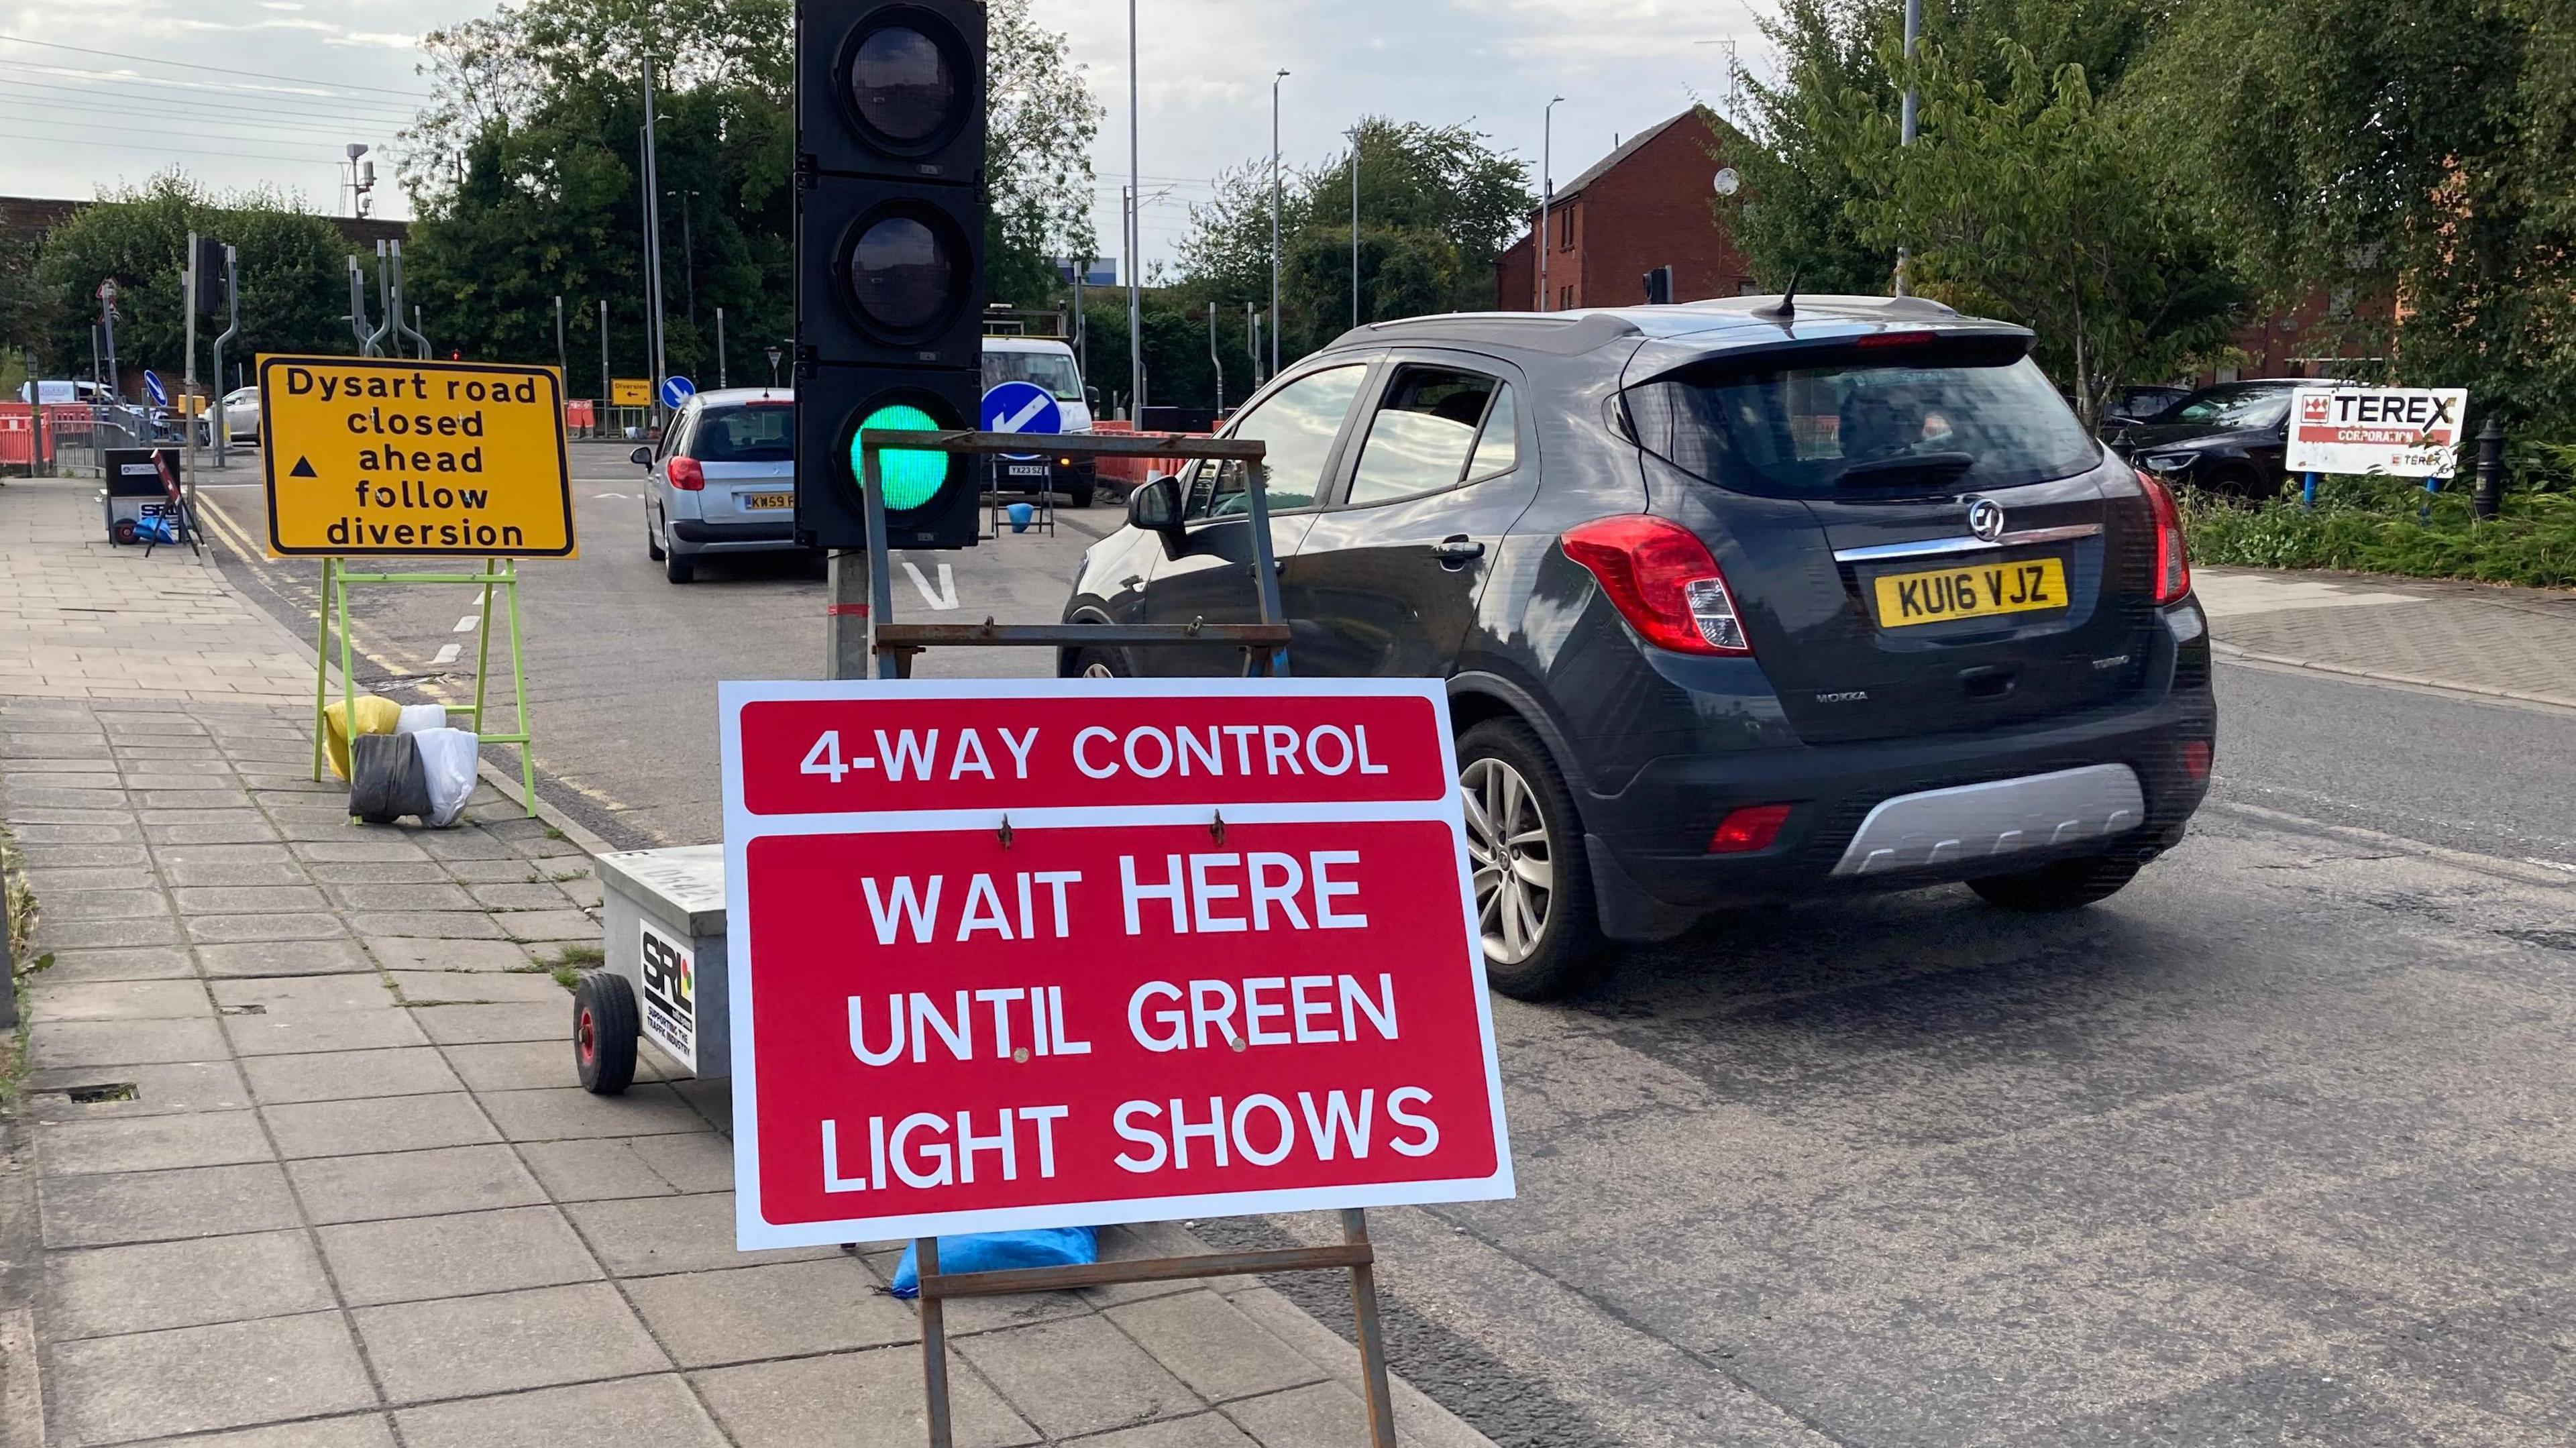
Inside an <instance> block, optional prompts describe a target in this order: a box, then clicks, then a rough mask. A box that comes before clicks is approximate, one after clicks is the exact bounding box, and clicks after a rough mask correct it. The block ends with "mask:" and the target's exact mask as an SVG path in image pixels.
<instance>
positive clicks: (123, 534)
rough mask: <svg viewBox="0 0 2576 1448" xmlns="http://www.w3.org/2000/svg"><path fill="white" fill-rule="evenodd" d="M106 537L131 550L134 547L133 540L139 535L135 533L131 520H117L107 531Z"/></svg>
mask: <svg viewBox="0 0 2576 1448" xmlns="http://www.w3.org/2000/svg"><path fill="white" fill-rule="evenodd" d="M107 536H108V537H109V538H110V539H112V540H114V541H115V542H116V543H118V544H120V545H122V546H124V547H128V548H131V547H133V546H134V540H135V539H136V538H138V537H140V536H141V535H140V534H138V533H137V532H135V529H134V520H133V519H132V518H119V519H117V520H116V522H115V524H114V526H112V527H110V528H109V529H108V530H107Z"/></svg>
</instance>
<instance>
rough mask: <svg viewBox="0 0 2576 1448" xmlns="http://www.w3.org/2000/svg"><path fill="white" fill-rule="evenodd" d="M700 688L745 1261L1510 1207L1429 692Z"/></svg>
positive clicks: (1462, 879)
mask: <svg viewBox="0 0 2576 1448" xmlns="http://www.w3.org/2000/svg"><path fill="white" fill-rule="evenodd" d="M722 697H723V709H722V714H723V744H724V774H725V883H726V896H727V898H726V907H727V928H728V930H729V931H730V934H731V938H730V942H729V944H730V969H731V982H730V984H731V996H730V998H731V1000H732V1001H733V1003H734V1006H733V1032H734V1039H733V1050H734V1073H735V1081H734V1152H735V1186H736V1198H735V1200H736V1219H735V1225H736V1240H737V1243H738V1244H739V1245H740V1246H741V1247H743V1248H745V1249H746V1250H748V1249H755V1248H765V1247H780V1246H792V1245H802V1244H813V1243H823V1242H849V1241H861V1240H877V1239H885V1238H895V1237H912V1236H921V1235H926V1234H932V1233H939V1232H971V1231H983V1230H993V1229H998V1228H1004V1227H1024V1226H1070V1225H1078V1224H1086V1223H1106V1222H1128V1221H1152V1220H1161V1219H1168V1218H1175V1217H1185V1216H1198V1215H1214V1214H1220V1213H1231V1212H1272V1211H1293V1210H1302V1209H1307V1208H1318V1207H1349V1206H1377V1205H1387V1204H1393V1203H1403V1202H1430V1201H1464V1200H1474V1199H1482V1198H1491V1197H1505V1196H1509V1195H1511V1193H1512V1170H1511V1152H1510V1145H1509V1142H1508V1139H1507V1137H1506V1134H1505V1130H1504V1124H1503V1109H1502V1093H1501V1086H1500V1078H1499V1073H1498V1070H1497V1067H1496V1064H1495V1054H1494V1041H1493V1026H1492V1020H1491V1017H1490V1015H1489V1014H1488V1011H1487V1006H1486V998H1485V982H1484V959H1483V953H1482V950H1481V945H1480V942H1479V940H1478V935H1477V931H1476V929H1475V910H1474V904H1473V900H1474V897H1473V895H1472V894H1471V893H1470V890H1469V883H1468V878H1467V871H1466V849H1465V837H1464V821H1463V816H1462V814H1461V805H1460V802H1459V799H1458V795H1457V786H1456V779H1457V773H1456V770H1455V768H1454V766H1453V763H1452V759H1451V751H1450V747H1449V730H1448V717H1447V707H1446V701H1445V698H1444V697H1443V695H1442V693H1441V691H1440V687H1439V685H1438V684H1436V683H1432V682H1428V681H1420V682H1417V681H1394V680H1370V681H1332V682H1322V681H1302V680H1258V681H1255V680H1224V681H1188V682H1170V681H1148V680H1132V681H1131V680H1119V681H1106V680H1098V679H1084V680H1043V681H1039V680H976V681H971V682H968V681H959V682H922V681H907V682H902V683H894V682H873V683H871V682H853V683H836V684H727V685H725V686H724V687H723V695H722Z"/></svg>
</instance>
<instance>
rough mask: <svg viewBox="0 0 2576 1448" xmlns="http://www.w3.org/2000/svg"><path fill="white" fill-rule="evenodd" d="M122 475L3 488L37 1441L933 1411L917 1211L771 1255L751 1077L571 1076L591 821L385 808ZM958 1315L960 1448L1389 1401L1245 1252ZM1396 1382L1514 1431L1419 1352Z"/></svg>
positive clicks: (1256, 1425) (1450, 1431)
mask: <svg viewBox="0 0 2576 1448" xmlns="http://www.w3.org/2000/svg"><path fill="white" fill-rule="evenodd" d="M92 492H93V485H89V484H74V483H57V482H39V483H33V484H29V483H13V484H11V485H9V486H6V487H0V575H5V576H7V577H9V578H10V579H11V580H12V587H13V590H14V591H13V593H12V594H11V595H10V596H8V597H5V598H0V821H5V822H6V823H7V824H8V825H9V826H10V828H11V831H12V833H13V835H14V837H15V841H16V846H17V848H18V849H19V850H20V851H21V852H22V854H23V860H24V869H25V872H26V874H25V878H26V880H27V881H28V883H29V884H30V886H31V888H33V889H34V890H35V891H36V893H37V898H38V904H39V907H40V909H41V911H42V915H41V918H40V920H39V924H38V927H37V933H36V942H35V948H36V950H37V951H39V952H43V953H49V954H51V955H52V956H53V963H52V965H51V966H50V967H49V968H48V969H46V970H45V971H43V972H41V973H40V974H38V975H37V976H36V977H35V978H34V980H33V981H32V983H31V985H30V987H29V990H28V993H27V1002H28V1008H29V1017H30V1020H31V1022H32V1025H31V1029H30V1043H31V1064H32V1067H33V1069H32V1072H31V1074H30V1076H29V1078H28V1080H27V1082H26V1087H27V1090H26V1094H25V1095H24V1096H23V1098H22V1105H21V1107H20V1108H19V1109H17V1110H16V1111H15V1112H14V1113H13V1114H12V1115H11V1116H10V1117H8V1118H6V1119H0V1147H5V1156H6V1159H5V1161H0V1282H5V1283H6V1284H7V1285H8V1286H9V1287H10V1288H11V1290H10V1291H9V1292H6V1293H0V1301H5V1302H7V1303H8V1304H10V1307H11V1308H12V1309H14V1310H0V1414H5V1415H7V1416H0V1441H6V1442H8V1443H11V1444H16V1443H20V1442H26V1443H29V1444H51V1445H58V1448H90V1445H109V1444H161V1443H175V1442H182V1441H184V1442H187V1443H194V1444H207V1445H215V1444H220V1445H225V1448H390V1445H392V1444H394V1443H396V1442H400V1443H402V1444H405V1445H409V1448H444V1445H450V1444H453V1445H458V1448H469V1445H470V1448H495V1445H510V1444H529V1445H540V1444H541V1445H545V1448H579V1445H588V1444H600V1445H607V1444H612V1443H613V1444H620V1445H623V1444H631V1443H635V1442H641V1441H651V1442H654V1443H657V1444H664V1443H667V1444H707V1445H721V1444H733V1445H743V1448H768V1445H781V1448H784V1445H802V1444H821V1443H834V1444H843V1443H859V1444H864V1445H871V1448H873V1445H880V1444H882V1445H887V1448H897V1445H909V1444H915V1443H919V1442H922V1441H924V1429H923V1426H922V1416H921V1414H922V1408H921V1389H920V1358H919V1346H918V1344H919V1334H918V1317H917V1315H916V1311H915V1308H914V1307H913V1306H912V1305H911V1304H907V1303H900V1302H897V1301H896V1300H894V1299H893V1298H892V1297H891V1296H890V1295H888V1294H887V1292H886V1290H885V1282H886V1279H887V1277H888V1275H889V1274H890V1273H891V1271H892V1269H893V1264H894V1260H895V1256H896V1253H895V1252H894V1251H893V1250H891V1244H882V1243H878V1244H865V1245H866V1247H867V1248H868V1249H869V1250H865V1251H857V1250H853V1251H846V1252H845V1251H840V1250H836V1249H832V1248H816V1249H803V1250H797V1251H790V1252H764V1253H751V1254H744V1253H737V1252H736V1251H735V1250H734V1248H733V1241H732V1221H733V1205H732V1198H731V1192H730V1188H731V1182H732V1162H731V1154H730V1146H729V1144H728V1143H727V1141H726V1139H725V1131H726V1128H727V1127H728V1125H729V1123H730V1119H731V1101H730V1095H729V1092H728V1090H727V1088H726V1083H723V1082H696V1081H689V1080H685V1079H683V1080H670V1079H666V1078H665V1076H664V1073H662V1072H659V1071H655V1070H649V1069H648V1070H647V1071H645V1072H644V1073H642V1074H643V1077H644V1079H642V1080H639V1082H638V1083H637V1085H636V1086H635V1087H634V1088H633V1089H632V1090H630V1091H629V1092H628V1093H627V1094H626V1095H624V1096H622V1097H617V1098H601V1097H594V1096H591V1095H589V1094H588V1093H586V1092H584V1091H582V1090H580V1089H579V1087H578V1086H577V1085H576V1084H575V1076H574V1071H573V1062H572V1052H571V1048H570V1044H569V1041H568V1039H567V1038H568V1035H569V1029H570V1015H571V1012H570V1002H569V999H568V998H567V996H566V994H565V992H564V991H563V989H562V988H561V986H559V985H558V984H557V983H556V982H555V980H554V979H553V977H552V974H551V972H552V969H553V967H554V966H555V964H556V963H557V962H558V961H559V960H560V959H561V950H562V946H563V945H564V944H565V943H567V942H576V941H584V940H596V938H597V933H598V926H597V922H596V919H595V916H594V915H593V913H592V912H593V911H595V910H596V909H597V906H598V900H599V893H598V887H597V882H596V879H595V877H593V875H592V874H591V871H590V867H589V862H588V857H587V856H586V855H585V854H584V853H583V852H582V850H581V848H580V846H579V845H578V844H576V843H574V842H573V841H571V840H570V839H568V838H567V837H566V834H565V832H564V831H562V830H560V829H557V828H555V827H553V826H551V825H548V824H545V823H543V822H539V821H531V820H528V819H525V818H523V817H522V816H521V814H520V812H519V810H518V809H517V807H516V806H515V805H514V804H513V803H512V802H511V801H510V800H508V799H506V798H504V797H503V796H502V795H501V794H500V793H498V792H497V791H495V790H494V789H493V787H492V786H491V785H490V784H488V783H487V784H484V785H481V786H479V787H478V790H477V793H476V796H475V798H474V801H473V803H472V804H471V806H470V807H469V809H468V811H467V818H466V820H465V821H464V822H462V823H461V824H460V826H459V827H458V828H456V829H454V830H451V831H444V832H431V831H427V830H421V829H415V828H409V827H399V826H396V827H381V826H363V825H358V826H353V825H351V824H350V823H349V822H348V820H347V817H346V816H345V814H343V813H342V812H341V810H340V806H339V800H340V798H341V796H340V795H339V793H338V792H337V790H336V788H334V787H330V786H316V785H315V784H314V783H313V782H312V781H311V780H310V779H309V778H308V777H307V774H308V771H309V761H310V758H311V755H310V749H311V739H310V735H309V734H308V733H307V726H308V724H309V720H310V716H311V709H312V703H311V700H312V694H311V690H312V687H313V675H312V673H311V667H312V665H311V655H310V654H309V653H299V652H298V651H297V647H296V641H295V640H294V639H292V638H291V637H289V636H288V635H287V634H286V633H285V632H284V630H283V629H282V628H280V627H279V626H278V625H277V624H275V623H274V622H272V621H270V620H269V619H268V618H267V617H266V616H264V615H262V614H260V613H259V612H258V611H257V610H255V609H253V608H252V607H251V606H250V605H249V604H248V603H246V602H245V601H244V600H242V599H241V598H240V597H239V596H238V595H237V594H235V593H233V592H232V591H231V590H230V589H229V588H227V587H226V586H225V585H224V583H223V581H222V579H221V577H220V575H219V574H217V573H216V572H215V570H214V569H213V568H212V567H211V566H209V565H206V564H204V563H202V562H200V561H198V560H196V559H194V558H192V557H190V556H189V555H188V554H187V552H186V551H185V550H177V551H173V550H169V549H162V550H158V551H157V552H156V553H155V554H154V556H153V557H151V558H148V559H147V558H145V557H144V556H143V554H142V550H140V549H118V548H113V547H111V546H110V545H108V544H107V543H106V542H105V541H104V540H103V539H102V538H99V537H97V536H95V535H96V534H97V532H98V528H97V526H96V523H95V504H94V501H93V498H92ZM21 583H23V584H24V585H25V586H23V587H20V586H18V585H20V584H21ZM209 660H219V661H220V662H219V663H212V664H210V663H209ZM1103 1250H1104V1253H1105V1254H1106V1255H1111V1256H1126V1257H1136V1256H1161V1255H1170V1254H1175V1253H1184V1252H1192V1251H1198V1250H1202V1249H1201V1248H1200V1247H1199V1245H1198V1243H1197V1242H1196V1240H1195V1239H1194V1238H1193V1237H1191V1236H1190V1235H1189V1234H1188V1232H1187V1231H1186V1230H1185V1229H1184V1228H1182V1227H1180V1226H1178V1225H1173V1224H1153V1225H1145V1226H1139V1227H1132V1228H1115V1229H1110V1230H1107V1231H1105V1232H1104V1234H1103ZM25 1303H32V1308H31V1309H30V1308H24V1307H20V1306H19V1304H25ZM950 1318H951V1328H950V1331H951V1334H952V1336H953V1337H954V1338H955V1340H956V1341H955V1346H954V1350H953V1352H952V1356H951V1364H952V1373H953V1376H954V1382H955V1401H956V1406H957V1412H958V1421H959V1425H960V1437H959V1442H960V1443H961V1444H978V1445H985V1448H1010V1445H1020V1444H1055V1443H1081V1444H1086V1445H1098V1448H1164V1445H1170V1448H1180V1445H1190V1448H1201V1445H1260V1448H1309V1445H1323V1444H1358V1443H1361V1442H1363V1441H1365V1438H1366V1430H1365V1426H1364V1420H1363V1416H1362V1409H1361V1406H1360V1399H1359V1396H1358V1394H1357V1392H1356V1391H1355V1387H1354V1383H1355V1374H1356V1370H1357V1368H1356V1360H1355V1355H1354V1354H1353V1353H1352V1351H1351V1349H1350V1347H1349V1345H1348V1344H1347V1343H1345V1342H1343V1341H1342V1340H1341V1339H1340V1338H1338V1337H1336V1336H1335V1335H1334V1334H1333V1333H1332V1332H1331V1331H1330V1330H1329V1329H1327V1328H1325V1327H1323V1326H1321V1325H1320V1324H1318V1323H1317V1322H1316V1321H1315V1320H1314V1319H1313V1318H1311V1317H1308V1316H1307V1315H1306V1314H1304V1313H1303V1312H1301V1311H1299V1310H1298V1309H1297V1308H1295V1307H1293V1306H1291V1305H1290V1304H1289V1303H1288V1302H1287V1301H1286V1300H1285V1299H1284V1298H1282V1297H1280V1296H1278V1295H1277V1294H1276V1293H1275V1292H1273V1291H1271V1290H1270V1289H1269V1288H1267V1287H1265V1286H1263V1285H1261V1284H1260V1283H1258V1282H1255V1281H1252V1280H1250V1279H1240V1278H1229V1279H1219V1280H1215V1281H1212V1282H1205V1283H1171V1284H1156V1285H1150V1286H1136V1287H1118V1288H1100V1289H1091V1290H1087V1291H1083V1292H1069V1293H1051V1294H1043V1295H1031V1296H1025V1297H1010V1298H996V1299H974V1300H969V1301H966V1302H961V1303H959V1304H957V1305H955V1306H954V1307H952V1309H951V1313H950ZM1398 1421H1399V1425H1400V1431H1401V1434H1402V1437H1403V1440H1404V1441H1405V1442H1406V1443H1408V1444H1421V1445H1425V1448H1490V1445H1489V1444H1488V1440H1486V1439H1485V1438H1484V1437H1483V1436H1482V1435H1480V1434H1478V1433H1476V1432H1475V1431H1474V1430H1472V1429H1470V1428H1468V1427H1467V1426H1466V1425H1465V1424H1463V1423H1462V1422H1460V1421H1459V1420H1458V1419H1457V1418H1456V1417H1454V1416H1453V1415H1451V1414H1449V1413H1448V1412H1447V1411H1445V1410H1444V1409H1442V1408H1440V1407H1439V1406H1438V1405H1437V1404H1435V1403H1433V1402H1431V1401H1430V1400H1429V1399H1428V1398H1425V1397H1424V1396H1422V1395H1421V1394H1420V1393H1418V1392H1415V1391H1413V1390H1412V1389H1411V1388H1410V1387H1409V1386H1401V1385H1400V1386H1399V1388H1398Z"/></svg>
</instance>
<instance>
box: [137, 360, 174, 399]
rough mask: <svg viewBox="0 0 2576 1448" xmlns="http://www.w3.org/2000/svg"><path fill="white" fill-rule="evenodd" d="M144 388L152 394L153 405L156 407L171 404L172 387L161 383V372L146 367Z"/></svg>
mask: <svg viewBox="0 0 2576 1448" xmlns="http://www.w3.org/2000/svg"><path fill="white" fill-rule="evenodd" d="M143 390H144V391H146V392H149V393H151V394H152V405H153V406H154V407H168V406H169V405H170V389H169V388H167V387H164V386H162V385H161V374H160V373H158V372H154V371H152V370H151V369H149V368H146V369H145V370H144V373H143Z"/></svg>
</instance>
